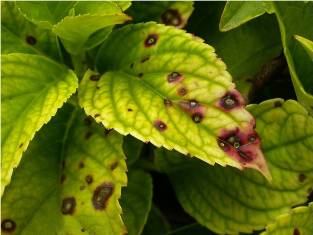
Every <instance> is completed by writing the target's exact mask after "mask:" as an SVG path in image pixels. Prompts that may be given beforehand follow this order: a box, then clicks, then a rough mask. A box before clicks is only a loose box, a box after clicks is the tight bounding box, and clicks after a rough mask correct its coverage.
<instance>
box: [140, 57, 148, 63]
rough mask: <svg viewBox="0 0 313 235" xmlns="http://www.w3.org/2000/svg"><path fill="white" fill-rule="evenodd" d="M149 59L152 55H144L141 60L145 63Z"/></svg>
mask: <svg viewBox="0 0 313 235" xmlns="http://www.w3.org/2000/svg"><path fill="white" fill-rule="evenodd" d="M149 59H150V57H149V56H146V57H144V58H143V59H142V60H141V63H144V62H146V61H148V60H149Z"/></svg>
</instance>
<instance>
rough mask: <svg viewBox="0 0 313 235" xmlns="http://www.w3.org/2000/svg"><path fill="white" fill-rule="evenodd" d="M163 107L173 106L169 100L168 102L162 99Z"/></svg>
mask: <svg viewBox="0 0 313 235" xmlns="http://www.w3.org/2000/svg"><path fill="white" fill-rule="evenodd" d="M164 105H165V106H166V107H171V106H172V105H173V104H172V101H171V100H169V99H164Z"/></svg>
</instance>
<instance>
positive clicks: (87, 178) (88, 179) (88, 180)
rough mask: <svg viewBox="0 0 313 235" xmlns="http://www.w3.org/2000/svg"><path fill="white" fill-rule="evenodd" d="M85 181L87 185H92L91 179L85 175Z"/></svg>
mask: <svg viewBox="0 0 313 235" xmlns="http://www.w3.org/2000/svg"><path fill="white" fill-rule="evenodd" d="M85 181H86V183H87V184H92V182H93V177H92V176H91V175H86V177H85Z"/></svg>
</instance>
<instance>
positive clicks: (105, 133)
mask: <svg viewBox="0 0 313 235" xmlns="http://www.w3.org/2000/svg"><path fill="white" fill-rule="evenodd" d="M111 131H112V129H105V130H104V135H105V136H107V135H108V134H110V132H111Z"/></svg>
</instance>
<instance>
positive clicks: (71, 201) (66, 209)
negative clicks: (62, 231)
mask: <svg viewBox="0 0 313 235" xmlns="http://www.w3.org/2000/svg"><path fill="white" fill-rule="evenodd" d="M75 207H76V200H75V198H74V197H67V198H64V199H63V201H62V207H61V211H62V214H64V215H72V214H73V213H74V211H75Z"/></svg>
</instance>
